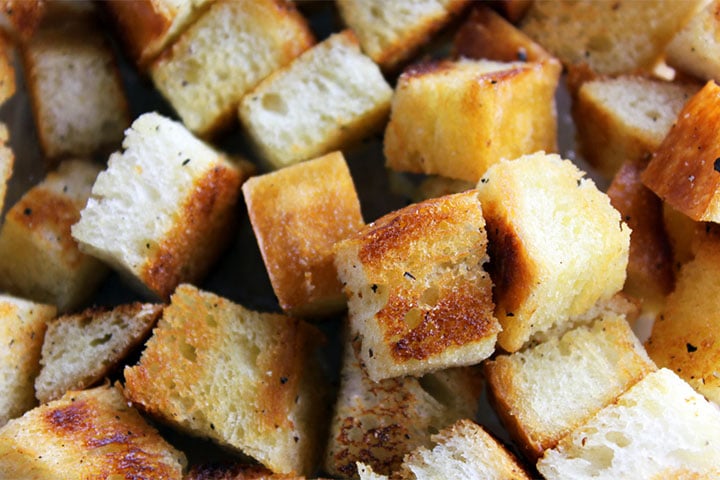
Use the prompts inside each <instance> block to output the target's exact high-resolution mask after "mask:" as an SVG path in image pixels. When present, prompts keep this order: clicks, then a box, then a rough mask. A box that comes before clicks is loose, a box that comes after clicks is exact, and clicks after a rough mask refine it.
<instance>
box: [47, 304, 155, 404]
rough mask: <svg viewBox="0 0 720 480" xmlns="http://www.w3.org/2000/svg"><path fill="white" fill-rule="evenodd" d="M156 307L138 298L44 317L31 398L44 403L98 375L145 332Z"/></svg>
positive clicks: (139, 341) (147, 333)
mask: <svg viewBox="0 0 720 480" xmlns="http://www.w3.org/2000/svg"><path fill="white" fill-rule="evenodd" d="M162 308H163V306H162V305H153V304H149V303H145V304H142V303H138V302H136V303H133V304H127V305H120V306H118V307H115V308H113V309H108V308H102V307H93V308H89V309H87V310H85V311H83V312H80V313H77V314H72V315H63V316H61V317H58V318H56V319H55V320H53V321H51V322H48V327H47V331H46V332H45V340H44V342H43V344H42V352H41V357H40V366H41V369H40V374H39V375H38V376H37V378H36V379H35V395H36V397H37V399H38V400H40V401H41V402H42V403H47V402H49V401H51V400H55V399H58V398H60V397H61V396H63V395H64V394H65V392H67V391H68V390H83V389H85V388H87V387H91V386H92V385H94V384H96V383H97V382H99V381H100V380H102V379H103V378H104V377H105V376H106V375H107V374H108V373H109V372H110V371H111V370H112V369H113V368H116V367H117V366H118V364H119V362H120V361H121V360H123V359H124V358H125V356H127V355H128V354H129V353H130V352H131V351H133V350H134V349H135V348H137V347H139V346H140V345H142V343H143V342H144V341H145V340H146V339H147V337H149V336H150V331H151V330H152V328H153V327H154V326H155V322H156V321H157V319H158V318H159V317H160V314H161V313H162Z"/></svg>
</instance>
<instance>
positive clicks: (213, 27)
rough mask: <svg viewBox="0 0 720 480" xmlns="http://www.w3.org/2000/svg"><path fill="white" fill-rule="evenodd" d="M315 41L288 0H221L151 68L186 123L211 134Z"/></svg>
mask: <svg viewBox="0 0 720 480" xmlns="http://www.w3.org/2000/svg"><path fill="white" fill-rule="evenodd" d="M314 42H315V39H314V37H313V35H312V33H311V32H310V30H309V28H308V26H307V23H306V22H305V19H303V17H302V16H301V15H300V14H299V13H298V12H297V11H296V10H295V7H294V6H292V5H291V4H290V3H286V2H285V1H284V0H256V1H255V0H254V1H250V2H247V1H235V0H218V1H217V2H215V3H213V5H212V6H211V7H210V9H209V10H208V11H207V12H205V13H204V14H203V15H202V16H201V17H200V18H199V19H198V20H197V21H196V22H195V23H193V24H192V25H191V26H190V27H189V28H188V29H187V30H185V32H184V33H183V34H182V35H180V37H179V38H178V40H177V41H176V42H175V43H174V44H173V45H172V46H171V47H170V48H168V49H167V50H165V52H163V53H162V54H161V55H160V56H159V57H158V58H157V59H156V60H155V61H154V62H153V63H152V65H150V68H149V70H150V75H151V76H152V79H153V81H154V82H155V86H156V87H157V89H158V90H160V92H161V93H162V94H163V95H164V96H165V98H167V99H168V101H169V102H170V103H171V104H172V106H173V108H175V111H176V112H177V113H178V115H179V116H180V118H181V119H182V121H183V123H184V124H185V126H186V127H187V128H188V129H190V130H191V131H193V132H194V133H196V134H198V135H201V136H204V137H207V136H210V135H212V134H214V133H216V132H217V131H219V130H221V129H223V128H225V127H226V126H227V125H229V124H230V123H231V121H232V120H233V119H234V118H235V112H236V109H237V106H238V104H239V103H240V100H241V99H242V97H243V96H244V95H245V94H246V93H247V92H249V91H250V90H252V89H253V88H254V87H255V85H257V84H258V83H259V82H260V80H262V79H263V78H265V77H267V76H268V75H270V74H271V73H272V72H274V71H275V70H277V69H279V68H281V67H283V66H285V65H287V64H288V63H290V61H292V59H294V58H295V57H297V56H298V55H300V54H301V53H302V52H304V51H305V50H307V49H308V48H310V47H311V46H312V45H313V43H314Z"/></svg>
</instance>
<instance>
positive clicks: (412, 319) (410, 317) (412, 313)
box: [404, 307, 422, 330]
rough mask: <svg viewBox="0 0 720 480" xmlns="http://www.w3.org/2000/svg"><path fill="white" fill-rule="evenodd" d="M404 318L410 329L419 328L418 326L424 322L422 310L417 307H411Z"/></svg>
mask: <svg viewBox="0 0 720 480" xmlns="http://www.w3.org/2000/svg"><path fill="white" fill-rule="evenodd" d="M404 320H405V325H407V327H408V328H409V329H410V330H413V329H415V328H417V326H418V325H420V323H422V310H420V309H419V308H417V307H415V308H411V309H410V310H408V312H407V313H406V314H405V317H404Z"/></svg>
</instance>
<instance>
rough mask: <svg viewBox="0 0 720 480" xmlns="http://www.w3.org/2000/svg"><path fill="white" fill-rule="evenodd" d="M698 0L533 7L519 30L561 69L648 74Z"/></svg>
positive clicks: (565, 0)
mask: <svg viewBox="0 0 720 480" xmlns="http://www.w3.org/2000/svg"><path fill="white" fill-rule="evenodd" d="M699 3H700V1H699V0H688V1H684V2H674V1H665V0H648V1H644V2H635V1H627V0H626V1H622V0H618V1H615V2H595V1H591V0H585V1H572V0H562V1H556V2H533V3H532V5H531V6H530V8H529V10H528V12H527V14H526V15H525V16H524V17H523V20H522V22H521V24H520V26H521V29H522V30H523V31H524V32H525V33H526V34H527V35H529V36H530V37H532V38H533V39H534V40H535V41H536V42H538V43H539V44H540V45H542V46H543V47H544V48H545V49H546V50H548V51H549V52H550V53H552V54H553V55H554V56H556V57H557V58H559V59H560V60H561V61H562V62H563V64H564V65H566V66H567V65H573V64H578V63H587V64H588V65H589V66H590V68H592V69H593V70H595V71H596V72H598V73H601V74H617V73H626V72H632V71H635V70H638V69H645V70H648V71H649V70H651V69H652V67H653V66H654V64H655V63H656V62H657V61H658V60H659V59H660V58H661V57H662V56H663V53H664V51H665V46H666V45H667V44H668V43H669V42H670V40H671V39H672V37H673V35H675V32H677V31H678V30H679V29H680V28H682V27H683V26H684V25H685V23H686V22H687V21H688V20H689V19H690V17H692V15H693V13H694V12H695V10H696V8H697V6H698V5H699Z"/></svg>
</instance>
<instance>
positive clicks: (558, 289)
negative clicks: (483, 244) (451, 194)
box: [477, 152, 630, 352]
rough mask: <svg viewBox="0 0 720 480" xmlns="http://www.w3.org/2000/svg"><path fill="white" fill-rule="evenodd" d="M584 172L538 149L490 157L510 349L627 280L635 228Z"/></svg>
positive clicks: (498, 284) (485, 198)
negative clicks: (504, 157)
mask: <svg viewBox="0 0 720 480" xmlns="http://www.w3.org/2000/svg"><path fill="white" fill-rule="evenodd" d="M583 175H584V172H582V171H580V170H578V169H577V167H576V166H575V165H573V164H572V163H571V162H570V161H568V160H562V159H561V158H560V157H559V156H558V155H555V154H545V153H544V152H538V153H535V154H532V155H525V156H522V157H520V158H518V159H515V160H512V161H507V160H503V161H501V162H500V163H497V164H495V165H493V166H492V167H490V168H489V169H488V171H487V172H486V173H485V175H484V176H483V178H482V179H481V180H480V182H479V183H478V186H477V188H478V193H479V198H480V203H481V204H482V206H483V214H484V216H485V221H486V222H487V227H486V228H487V232H488V253H489V255H490V259H491V261H490V264H489V265H488V270H489V271H490V275H491V277H492V280H493V283H494V286H495V289H494V292H493V293H494V299H495V302H496V309H495V315H496V316H497V318H498V320H499V321H500V324H501V325H502V328H503V330H502V332H500V334H499V335H498V344H499V345H500V346H501V347H502V348H503V349H505V350H506V351H508V352H515V351H517V350H519V349H520V348H521V347H522V346H523V345H524V344H525V343H526V342H527V341H528V340H529V339H530V338H531V336H532V335H533V334H535V333H537V332H542V331H545V330H548V329H550V328H551V327H552V326H553V325H557V324H561V323H564V322H566V321H568V320H569V319H570V318H571V317H573V316H576V315H580V314H582V313H583V312H585V311H587V310H588V309H590V307H592V306H593V305H594V304H595V303H596V302H597V301H598V300H600V299H607V298H610V297H611V296H612V295H614V294H615V293H616V292H618V291H619V290H620V289H621V288H622V286H623V284H624V283H625V270H626V267H627V262H628V249H629V243H630V229H629V228H628V227H627V225H625V223H624V222H623V221H622V219H621V217H620V214H619V213H618V212H617V210H615V209H614V208H613V207H612V206H611V205H610V200H609V198H608V197H607V195H605V194H604V193H602V192H600V191H599V190H598V189H597V187H596V186H595V183H594V182H593V181H592V180H590V179H587V178H583Z"/></svg>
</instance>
